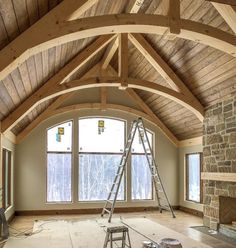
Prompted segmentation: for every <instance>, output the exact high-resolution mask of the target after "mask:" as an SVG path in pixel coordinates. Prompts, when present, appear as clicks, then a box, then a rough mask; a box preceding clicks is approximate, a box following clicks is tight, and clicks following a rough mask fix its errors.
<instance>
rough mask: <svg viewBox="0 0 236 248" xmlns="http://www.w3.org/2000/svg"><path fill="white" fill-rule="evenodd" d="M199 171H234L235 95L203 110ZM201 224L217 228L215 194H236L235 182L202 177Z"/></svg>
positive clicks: (235, 161) (235, 134)
mask: <svg viewBox="0 0 236 248" xmlns="http://www.w3.org/2000/svg"><path fill="white" fill-rule="evenodd" d="M203 171H204V172H227V173H236V97H233V98H231V99H228V100H225V101H223V102H220V103H217V104H215V105H213V106H211V107H210V108H208V109H207V110H206V113H205V119H204V123H203ZM203 195H204V202H203V204H204V210H203V212H204V225H205V226H208V227H210V228H211V229H215V230H216V229H217V228H218V223H219V196H230V197H236V183H233V182H219V181H211V180H205V181H204V183H203Z"/></svg>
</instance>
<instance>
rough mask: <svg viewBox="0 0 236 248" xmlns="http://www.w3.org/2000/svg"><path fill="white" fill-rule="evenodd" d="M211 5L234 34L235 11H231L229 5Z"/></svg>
mask: <svg viewBox="0 0 236 248" xmlns="http://www.w3.org/2000/svg"><path fill="white" fill-rule="evenodd" d="M235 2H236V1H235ZM212 5H213V6H214V7H215V8H216V9H217V11H218V12H219V13H220V15H221V16H222V17H223V19H224V20H225V21H226V23H227V24H228V25H229V26H230V28H231V29H232V30H233V31H234V33H235V34H236V11H235V10H234V9H233V7H232V6H230V5H226V4H222V3H216V2H212Z"/></svg>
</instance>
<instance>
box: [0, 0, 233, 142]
mask: <svg viewBox="0 0 236 248" xmlns="http://www.w3.org/2000/svg"><path fill="white" fill-rule="evenodd" d="M60 2H61V1H57V0H37V1H36V0H11V1H6V0H0V49H3V48H4V47H7V46H8V44H10V43H11V41H13V40H14V39H16V37H18V36H20V35H21V34H22V33H23V32H24V31H25V30H27V29H28V28H29V27H30V26H32V25H33V24H35V23H36V22H37V21H38V20H39V19H40V18H44V15H45V14H47V13H48V12H49V11H50V10H52V9H53V8H55V6H57V5H58V4H60ZM134 3H136V4H137V3H138V4H137V5H136V7H135V8H133V9H132V7H133V6H134ZM168 9H169V0H145V1H143V0H139V1H137V0H136V1H134V0H129V1H126V0H119V1H115V0H98V1H97V3H95V4H94V5H93V6H92V7H91V8H89V9H88V10H87V11H85V12H84V13H83V14H82V15H81V16H80V17H79V18H85V17H91V16H99V15H105V14H118V13H129V12H130V11H131V12H137V11H138V13H143V14H156V15H167V14H168ZM180 16H181V18H183V19H188V20H193V21H197V22H199V23H204V24H207V25H210V26H213V27H216V28H218V29H220V30H223V31H225V32H227V33H229V34H232V35H234V32H233V30H232V28H231V27H230V26H229V25H228V24H227V23H226V21H225V20H224V19H223V18H222V16H221V15H220V14H219V12H218V11H217V10H216V8H215V6H213V5H212V3H211V2H210V1H205V0H182V1H180ZM235 25H236V23H235ZM144 37H145V39H146V41H147V42H149V44H150V45H151V46H152V48H153V49H155V51H156V52H157V53H158V54H159V55H160V56H161V57H162V59H164V61H165V62H166V63H167V64H168V65H169V66H170V68H172V70H173V71H174V72H175V73H176V75H177V76H178V77H179V79H180V80H182V81H183V82H184V84H185V85H186V86H187V87H188V88H189V90H190V91H191V92H192V93H193V95H194V96H195V97H196V98H197V99H198V100H199V101H200V103H201V104H202V105H203V106H204V107H205V108H206V107H208V106H210V105H212V104H214V103H217V102H218V101H219V100H220V99H227V98H228V97H230V96H232V95H235V94H236V58H235V57H233V56H231V55H229V54H228V53H225V52H223V51H221V50H218V49H215V48H213V47H210V46H207V45H204V44H202V43H198V42H195V41H190V40H186V39H182V38H178V37H176V36H173V37H171V36H168V35H166V34H164V35H156V34H145V35H144ZM96 38H97V37H96V36H95V37H91V38H86V39H80V40H74V41H71V42H68V43H65V44H62V45H58V46H54V47H51V48H50V49H48V50H44V51H42V52H39V53H37V54H35V55H33V56H31V57H29V58H28V59H27V60H26V61H24V62H23V63H21V64H19V65H18V66H17V67H16V69H14V70H13V71H12V72H11V73H10V74H8V75H7V76H6V77H5V78H3V79H2V80H1V81H0V120H2V121H3V120H4V119H6V118H7V117H8V116H9V114H10V113H11V112H13V111H14V110H15V109H16V108H17V106H19V105H20V104H21V103H22V102H23V101H24V100H25V99H27V98H28V97H29V96H30V95H31V94H32V93H33V92H34V91H35V90H36V89H38V88H39V87H40V86H41V85H43V84H44V83H45V82H46V81H47V80H48V79H49V78H51V77H53V76H54V75H55V74H56V73H57V72H58V71H59V70H60V69H61V68H63V67H64V66H65V65H66V64H67V63H68V62H69V61H70V60H71V59H72V58H73V57H74V56H75V55H77V54H79V53H80V52H81V51H83V50H84V49H85V48H86V47H88V46H89V45H90V44H92V43H93V42H94V41H95V40H96ZM26 42H27V41H26ZM110 46H111V45H110ZM106 50H107V48H106V47H104V48H102V49H101V50H100V51H99V52H98V53H97V54H96V55H95V56H93V57H92V58H91V59H90V60H89V61H88V62H87V63H85V64H84V65H83V66H82V67H80V68H79V70H77V71H76V72H75V73H74V74H73V75H71V76H70V77H69V79H67V81H70V80H72V79H76V78H80V77H82V76H83V75H84V73H85V72H87V71H88V70H89V69H91V68H92V67H93V66H94V65H96V64H97V63H98V62H99V61H101V59H102V58H103V57H104V54H105V53H106ZM1 52H2V51H0V53H1ZM110 64H111V66H112V67H113V68H114V69H115V70H117V71H118V69H119V68H118V67H119V66H118V51H116V52H115V54H114V56H113V58H112V60H111V62H110ZM128 75H129V77H132V78H139V79H144V80H147V81H151V82H154V83H156V84H159V85H162V86H165V87H168V88H170V86H169V85H168V84H167V82H166V80H165V79H164V78H163V75H161V74H160V73H158V72H157V70H156V69H155V68H154V67H153V65H151V63H150V61H148V59H147V57H146V56H143V55H142V54H141V53H140V51H138V49H137V48H136V47H135V46H134V45H133V43H132V42H130V41H129V43H128ZM117 90H118V89H117ZM135 93H137V94H138V96H139V97H140V99H141V100H143V101H144V103H145V104H146V107H148V108H149V109H150V110H151V111H152V112H153V113H154V114H155V115H156V116H157V117H158V118H159V119H160V120H161V121H162V122H163V123H164V125H165V126H166V127H167V128H168V129H169V130H170V131H171V132H172V133H173V135H174V136H175V137H176V138H177V139H178V140H184V139H189V138H193V137H198V136H201V135H202V122H201V121H200V120H199V119H198V118H197V117H196V115H194V114H193V113H192V112H191V111H190V110H188V109H187V108H185V107H184V106H182V105H180V104H178V103H176V102H175V101H173V100H171V99H168V98H166V97H164V96H161V95H157V94H154V93H151V92H147V91H144V90H140V89H136V90H135ZM53 100H54V99H50V100H46V101H44V102H42V103H41V104H39V105H37V106H36V107H35V108H33V109H32V110H31V111H30V112H29V113H28V114H27V115H26V116H25V117H24V118H23V119H21V120H20V121H19V122H17V123H16V124H15V125H14V126H13V127H12V131H13V133H14V134H16V135H19V134H20V133H21V132H22V131H23V130H24V129H25V128H27V126H28V125H29V124H30V123H31V122H32V121H33V120H35V119H36V118H37V116H39V115H40V114H41V113H43V112H44V111H45V110H46V109H47V108H48V106H49V105H50V104H51V103H52V102H53ZM146 112H147V111H146Z"/></svg>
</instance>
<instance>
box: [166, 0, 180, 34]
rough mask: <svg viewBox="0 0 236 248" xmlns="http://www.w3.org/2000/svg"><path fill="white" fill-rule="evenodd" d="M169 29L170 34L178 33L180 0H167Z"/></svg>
mask: <svg viewBox="0 0 236 248" xmlns="http://www.w3.org/2000/svg"><path fill="white" fill-rule="evenodd" d="M168 16H169V26H170V28H169V30H170V33H171V34H179V33H180V32H181V30H180V0H169V12H168Z"/></svg>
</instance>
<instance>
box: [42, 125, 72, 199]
mask: <svg viewBox="0 0 236 248" xmlns="http://www.w3.org/2000/svg"><path fill="white" fill-rule="evenodd" d="M71 161H72V121H68V122H65V123H61V124H59V125H57V126H54V127H52V128H50V129H48V130H47V202H70V201H72V198H71V174H72V165H71V164H72V163H71Z"/></svg>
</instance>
